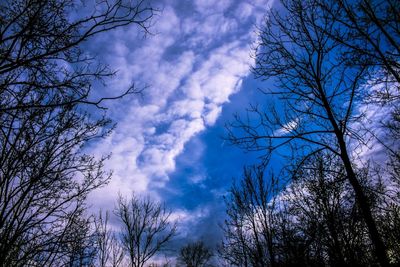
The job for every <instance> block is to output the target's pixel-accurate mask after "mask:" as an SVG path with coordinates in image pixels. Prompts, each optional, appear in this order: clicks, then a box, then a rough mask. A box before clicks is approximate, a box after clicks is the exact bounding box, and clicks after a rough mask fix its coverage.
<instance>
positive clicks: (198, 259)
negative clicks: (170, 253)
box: [178, 241, 213, 267]
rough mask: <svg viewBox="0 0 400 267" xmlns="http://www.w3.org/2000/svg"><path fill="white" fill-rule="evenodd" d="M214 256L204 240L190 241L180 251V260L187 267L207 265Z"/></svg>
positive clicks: (203, 266)
mask: <svg viewBox="0 0 400 267" xmlns="http://www.w3.org/2000/svg"><path fill="white" fill-rule="evenodd" d="M212 256H213V253H212V251H211V249H210V248H208V247H207V246H206V245H205V244H204V242H203V241H197V242H193V243H189V244H187V245H185V246H183V247H182V248H181V250H180V251H179V257H178V261H179V262H181V263H182V264H183V265H184V266H187V267H205V266H209V265H208V263H209V261H210V259H211V257H212Z"/></svg>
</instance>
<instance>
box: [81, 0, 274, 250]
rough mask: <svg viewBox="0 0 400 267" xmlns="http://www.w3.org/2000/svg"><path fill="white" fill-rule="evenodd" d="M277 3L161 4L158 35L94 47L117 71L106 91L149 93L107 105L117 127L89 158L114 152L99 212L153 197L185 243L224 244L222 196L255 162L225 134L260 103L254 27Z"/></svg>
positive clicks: (206, 0)
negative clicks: (132, 198)
mask: <svg viewBox="0 0 400 267" xmlns="http://www.w3.org/2000/svg"><path fill="white" fill-rule="evenodd" d="M270 4H271V3H270V2H268V1H261V0H247V1H236V0H197V1H192V0H180V1H172V0H165V1H153V6H155V7H157V8H159V9H160V10H161V12H160V13H159V14H158V15H157V16H156V17H155V19H154V21H153V26H152V27H151V28H150V31H151V32H152V33H153V34H151V35H148V36H147V37H146V38H143V34H142V33H141V32H140V31H139V32H138V30H137V27H135V26H134V25H133V26H132V27H128V28H124V29H118V30H116V31H113V32H111V33H109V34H108V35H103V36H100V37H98V38H97V39H96V40H95V41H94V42H90V43H88V44H87V45H88V50H89V51H90V52H91V53H92V54H94V55H96V56H98V57H99V58H100V59H101V60H103V61H104V62H106V63H107V64H109V65H110V66H111V67H112V68H113V69H116V70H117V71H118V73H117V75H116V76H115V77H114V78H113V79H112V80H109V81H107V84H106V87H104V88H103V89H98V90H97V92H98V93H99V94H103V95H104V94H106V95H115V94H118V93H121V92H123V91H124V90H125V89H126V88H127V87H128V86H129V85H130V84H131V83H132V82H134V83H135V85H136V86H138V88H141V87H146V89H145V90H144V92H143V95H141V96H132V97H127V98H125V99H123V100H122V101H112V102H109V103H108V108H109V110H108V113H109V115H110V117H111V118H112V119H113V120H114V121H115V122H117V123H118V125H117V128H116V130H115V131H114V132H113V133H112V134H111V135H110V136H109V137H108V138H106V139H105V140H102V141H101V142H98V143H96V144H94V145H93V146H92V147H91V148H90V150H91V151H90V152H91V153H94V154H95V155H99V156H100V155H104V154H108V153H111V154H112V156H111V159H110V160H109V161H108V162H107V166H106V167H107V168H108V169H110V170H112V171H113V178H112V180H111V181H110V183H109V185H107V186H106V187H104V188H102V189H100V190H98V191H97V192H95V193H94V194H93V195H92V196H91V198H90V203H91V206H92V208H93V209H94V210H96V209H98V208H102V209H103V210H104V209H109V210H112V209H113V208H114V203H115V200H116V199H117V196H118V194H121V195H124V196H129V195H130V194H131V193H132V192H136V193H137V194H142V195H150V196H151V197H153V198H154V199H155V200H157V201H162V202H165V203H166V205H167V206H168V207H169V208H170V209H171V210H172V217H173V218H175V219H177V220H178V223H179V224H178V226H179V232H180V236H179V237H178V239H179V240H188V239H189V240H193V239H196V238H203V239H205V240H208V241H210V242H211V243H215V242H217V241H219V240H218V238H219V234H218V233H219V227H218V223H219V222H222V220H223V216H224V211H225V210H224V209H225V208H224V204H223V196H224V195H226V194H227V190H228V189H229V187H230V185H231V184H232V181H233V178H234V177H240V175H241V172H242V169H243V166H244V165H245V164H251V163H255V162H256V156H257V155H255V154H245V153H244V152H243V151H242V150H240V149H238V148H236V147H232V146H230V145H228V144H227V143H226V142H224V140H223V139H222V136H224V134H225V133H226V132H225V129H224V125H225V124H226V123H227V122H229V121H231V120H232V119H233V116H232V115H233V113H235V112H243V111H244V110H245V108H246V107H247V106H248V104H249V103H254V102H255V101H257V100H258V101H260V100H259V98H260V93H259V92H258V91H257V89H256V88H257V87H258V86H260V84H259V82H258V81H255V80H254V78H253V77H252V75H251V73H250V66H251V65H252V64H253V61H254V59H253V58H252V57H251V54H252V47H254V42H255V40H256V34H255V30H256V29H255V25H259V24H260V23H261V21H262V19H263V18H264V16H265V14H266V12H267V11H268V9H269V6H270ZM95 96H96V95H94V97H95Z"/></svg>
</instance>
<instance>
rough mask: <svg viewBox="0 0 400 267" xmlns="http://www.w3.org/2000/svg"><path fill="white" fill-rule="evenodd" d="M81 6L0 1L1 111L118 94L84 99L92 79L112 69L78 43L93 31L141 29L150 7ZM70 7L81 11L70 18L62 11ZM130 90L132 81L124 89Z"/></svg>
mask: <svg viewBox="0 0 400 267" xmlns="http://www.w3.org/2000/svg"><path fill="white" fill-rule="evenodd" d="M85 7H86V6H85V4H84V3H80V2H76V1H72V0H46V1H37V0H29V1H24V0H17V1H2V3H1V4H0V21H1V23H0V25H1V26H0V27H1V28H0V75H1V77H2V78H1V80H0V93H1V100H0V101H1V102H0V104H1V105H0V112H1V113H5V112H10V111H12V110H21V109H22V110H26V109H32V108H44V107H54V106H64V105H67V106H71V105H74V104H79V103H84V104H92V105H96V106H99V105H100V104H101V103H102V101H104V100H107V99H114V98H118V97H121V96H116V97H104V98H101V99H98V100H90V99H89V96H90V91H91V88H92V83H93V81H94V80H100V81H101V80H102V79H103V78H105V77H109V76H112V75H113V74H114V72H113V71H112V70H110V68H109V67H108V66H106V65H104V64H100V63H98V62H97V61H96V59H95V58H93V57H90V56H89V55H88V53H87V52H86V51H83V50H82V48H81V46H82V44H83V43H85V42H86V41H88V40H89V39H90V38H92V37H94V36H96V35H99V34H101V33H104V32H107V31H110V30H113V29H115V28H119V27H123V26H127V25H130V24H136V25H138V26H139V27H140V28H141V29H143V30H144V31H145V32H147V29H148V27H149V26H150V23H151V18H152V17H153V14H154V9H153V8H151V7H150V6H148V4H147V1H145V0H137V1H124V0H115V1H112V0H106V1H98V2H96V4H95V6H88V7H86V8H85ZM84 10H89V11H88V12H84ZM73 12H78V13H81V14H82V15H81V17H79V16H78V17H77V18H75V19H73V17H72V16H68V15H69V14H71V13H73ZM134 92H137V89H136V88H135V87H134V86H132V87H131V88H129V89H128V90H127V91H126V92H125V94H130V93H134ZM125 94H124V95H125Z"/></svg>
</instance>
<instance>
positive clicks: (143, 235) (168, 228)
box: [115, 195, 176, 267]
mask: <svg viewBox="0 0 400 267" xmlns="http://www.w3.org/2000/svg"><path fill="white" fill-rule="evenodd" d="M115 213H116V215H117V216H118V218H119V219H120V220H121V222H122V229H121V242H122V246H123V247H124V249H125V251H126V253H127V254H128V257H129V260H130V266H132V267H143V266H144V264H145V263H146V262H147V261H148V260H149V259H150V258H151V257H153V256H154V255H155V254H156V253H157V252H160V251H161V250H162V249H163V248H164V246H165V245H166V244H167V243H168V242H169V241H170V240H171V238H172V237H173V236H174V235H175V233H176V224H175V223H173V222H171V221H170V212H168V211H167V210H166V208H165V207H164V206H163V205H162V204H159V203H156V202H153V201H151V200H150V199H149V198H143V199H140V198H138V197H137V196H135V195H132V197H131V199H129V200H126V199H124V198H122V197H120V198H119V200H118V206H117V209H116V211H115Z"/></svg>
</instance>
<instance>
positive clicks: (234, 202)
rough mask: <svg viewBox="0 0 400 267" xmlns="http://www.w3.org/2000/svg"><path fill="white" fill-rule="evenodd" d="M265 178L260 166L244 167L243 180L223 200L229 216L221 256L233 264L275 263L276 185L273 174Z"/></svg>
mask: <svg viewBox="0 0 400 267" xmlns="http://www.w3.org/2000/svg"><path fill="white" fill-rule="evenodd" d="M270 178H271V179H269V180H267V179H265V178H264V172H263V170H262V168H256V167H253V168H246V169H245V171H244V176H243V180H242V181H241V183H240V184H239V185H234V186H233V187H232V188H231V191H230V192H231V196H230V197H229V198H227V199H226V204H227V215H228V219H227V220H226V221H225V223H224V225H223V230H224V233H225V240H224V242H223V243H222V246H221V248H220V254H221V256H222V257H223V258H224V259H225V260H227V261H228V263H229V264H231V265H236V266H260V267H261V266H276V255H275V248H274V239H275V238H276V237H275V234H276V232H275V225H274V222H275V219H276V218H275V208H276V206H275V205H276V201H275V200H276V199H275V197H276V196H277V193H278V192H279V187H278V183H277V180H276V179H275V178H274V176H271V177H270Z"/></svg>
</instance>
